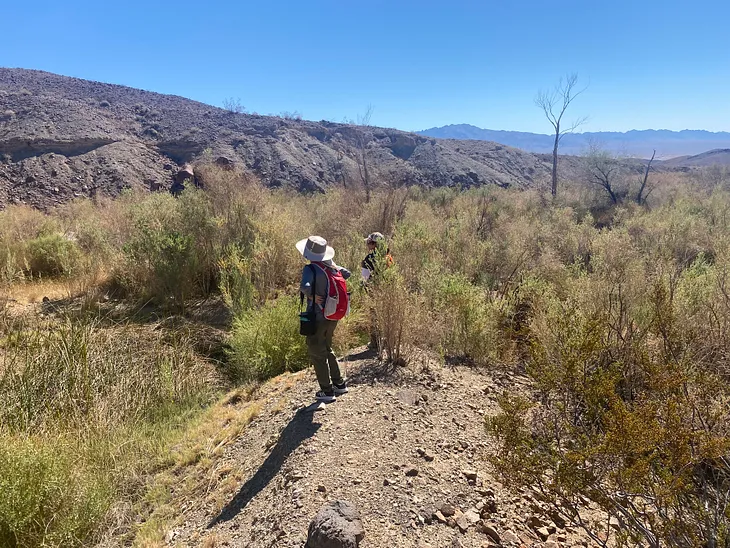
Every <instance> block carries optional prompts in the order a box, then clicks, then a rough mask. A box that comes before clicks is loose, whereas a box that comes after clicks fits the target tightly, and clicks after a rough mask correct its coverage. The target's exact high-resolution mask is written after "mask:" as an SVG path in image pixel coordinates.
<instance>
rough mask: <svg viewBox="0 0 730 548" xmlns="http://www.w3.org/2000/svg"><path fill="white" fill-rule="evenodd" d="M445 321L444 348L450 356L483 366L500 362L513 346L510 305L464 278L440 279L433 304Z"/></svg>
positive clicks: (443, 321)
mask: <svg viewBox="0 0 730 548" xmlns="http://www.w3.org/2000/svg"><path fill="white" fill-rule="evenodd" d="M433 306H434V309H435V311H436V313H437V316H438V317H439V318H440V321H441V328H442V333H441V345H442V347H443V350H444V351H445V353H446V355H447V356H451V357H455V358H466V359H469V360H471V361H473V362H474V363H476V364H479V365H486V364H493V363H495V362H500V361H501V360H502V359H503V358H504V357H505V355H506V349H507V347H508V346H509V342H508V335H509V334H508V333H507V329H506V322H507V316H508V312H509V304H508V302H507V300H506V299H503V298H501V297H499V296H496V295H495V296H492V295H490V294H489V292H487V291H486V290H485V289H484V288H480V287H478V286H475V285H473V284H471V283H470V282H469V281H468V280H467V279H466V278H464V277H463V276H462V275H447V276H443V277H439V278H438V283H437V286H436V298H435V302H434V303H433Z"/></svg>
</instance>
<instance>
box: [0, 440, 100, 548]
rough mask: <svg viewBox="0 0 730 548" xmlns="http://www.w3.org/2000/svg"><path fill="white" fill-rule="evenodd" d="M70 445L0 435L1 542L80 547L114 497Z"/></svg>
mask: <svg viewBox="0 0 730 548" xmlns="http://www.w3.org/2000/svg"><path fill="white" fill-rule="evenodd" d="M77 456H78V455H77V454H76V452H75V451H74V447H73V444H72V443H69V442H67V441H64V440H63V438H56V439H53V440H48V439H44V438H42V437H38V436H29V437H25V436H17V435H16V436H11V435H9V434H2V433H0V544H2V546H8V547H18V548H19V547H21V546H23V547H26V546H27V547H33V546H81V545H82V544H84V543H85V542H87V541H88V539H89V537H90V536H91V535H92V533H93V532H94V530H95V529H96V527H97V524H98V522H99V520H101V519H102V518H103V517H104V515H105V513H106V512H107V509H108V508H109V505H110V504H111V500H112V492H113V489H112V486H111V484H110V483H111V482H109V481H108V479H106V478H105V475H104V474H103V472H102V471H101V470H96V471H91V470H85V469H84V466H83V464H82V463H80V462H79V461H78V459H77Z"/></svg>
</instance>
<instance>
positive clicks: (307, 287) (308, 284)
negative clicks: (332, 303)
mask: <svg viewBox="0 0 730 548" xmlns="http://www.w3.org/2000/svg"><path fill="white" fill-rule="evenodd" d="M313 284H314V276H313V275H312V269H311V268H309V266H305V267H304V268H303V269H302V282H301V284H299V291H301V292H302V293H304V295H306V297H307V299H310V300H311V299H312V285H313Z"/></svg>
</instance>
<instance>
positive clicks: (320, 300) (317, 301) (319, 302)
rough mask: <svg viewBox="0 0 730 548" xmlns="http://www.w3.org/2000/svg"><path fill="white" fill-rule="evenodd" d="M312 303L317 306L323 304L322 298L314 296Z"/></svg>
mask: <svg viewBox="0 0 730 548" xmlns="http://www.w3.org/2000/svg"><path fill="white" fill-rule="evenodd" d="M314 302H315V303H317V304H324V297H322V296H321V295H315V296H314Z"/></svg>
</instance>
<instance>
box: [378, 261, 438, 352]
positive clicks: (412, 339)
mask: <svg viewBox="0 0 730 548" xmlns="http://www.w3.org/2000/svg"><path fill="white" fill-rule="evenodd" d="M368 292H369V295H368V302H369V305H368V306H369V307H370V308H371V310H372V312H371V313H370V314H371V321H374V322H375V332H376V338H377V343H378V353H379V355H380V357H381V359H385V360H387V361H388V362H390V363H393V364H396V365H405V364H406V363H407V361H408V359H409V357H410V353H411V352H412V351H413V350H414V348H415V347H416V345H422V346H424V347H428V346H432V345H433V343H434V338H433V337H436V336H437V334H436V333H434V332H433V331H432V329H431V327H432V324H431V322H430V321H429V317H428V312H427V308H426V306H425V303H424V298H423V297H422V296H421V295H420V294H418V293H417V292H415V291H413V290H412V289H410V288H409V287H408V286H407V285H406V283H405V279H404V277H403V275H402V274H401V272H400V270H399V269H398V267H390V268H388V269H386V268H384V266H381V268H380V271H379V274H378V278H377V279H376V283H375V284H374V285H372V286H371V287H370V289H369V291H368Z"/></svg>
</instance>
